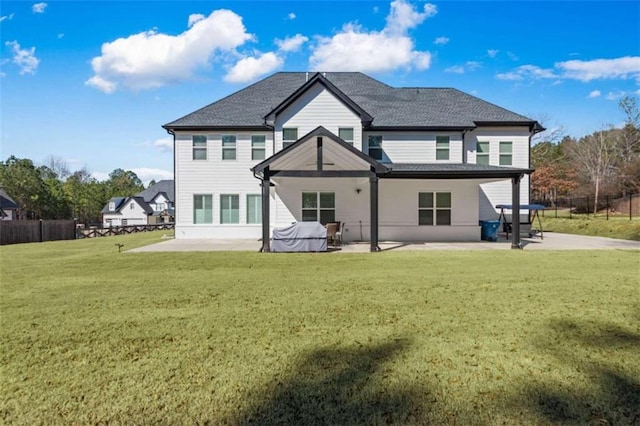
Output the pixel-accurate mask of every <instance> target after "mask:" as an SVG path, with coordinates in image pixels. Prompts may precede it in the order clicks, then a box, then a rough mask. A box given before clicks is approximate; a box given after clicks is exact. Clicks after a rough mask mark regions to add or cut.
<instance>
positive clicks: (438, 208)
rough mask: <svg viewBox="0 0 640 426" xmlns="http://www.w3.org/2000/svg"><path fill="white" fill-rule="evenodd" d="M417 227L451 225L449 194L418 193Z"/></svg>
mask: <svg viewBox="0 0 640 426" xmlns="http://www.w3.org/2000/svg"><path fill="white" fill-rule="evenodd" d="M418 225H438V226H439V225H451V193H450V192H419V193H418Z"/></svg>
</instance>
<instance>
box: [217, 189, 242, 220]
mask: <svg viewBox="0 0 640 426" xmlns="http://www.w3.org/2000/svg"><path fill="white" fill-rule="evenodd" d="M222 197H237V198H238V221H237V222H224V223H223V222H222V209H223V208H224V206H223V203H222ZM218 199H219V200H220V209H219V211H220V217H219V218H218V222H219V224H220V225H239V224H240V194H220V196H219V197H218ZM232 210H233V209H232Z"/></svg>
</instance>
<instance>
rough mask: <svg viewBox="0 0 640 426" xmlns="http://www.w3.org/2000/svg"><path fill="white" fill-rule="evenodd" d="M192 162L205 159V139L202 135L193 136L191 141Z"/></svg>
mask: <svg viewBox="0 0 640 426" xmlns="http://www.w3.org/2000/svg"><path fill="white" fill-rule="evenodd" d="M192 147H193V157H192V159H193V160H206V159H207V137H206V136H203V135H194V136H193V139H192Z"/></svg>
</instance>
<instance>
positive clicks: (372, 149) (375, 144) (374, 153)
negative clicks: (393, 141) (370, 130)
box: [369, 135, 382, 161]
mask: <svg viewBox="0 0 640 426" xmlns="http://www.w3.org/2000/svg"><path fill="white" fill-rule="evenodd" d="M369 156H370V157H371V158H373V159H374V160H378V161H382V136H379V135H371V136H369Z"/></svg>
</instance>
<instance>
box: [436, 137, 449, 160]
mask: <svg viewBox="0 0 640 426" xmlns="http://www.w3.org/2000/svg"><path fill="white" fill-rule="evenodd" d="M438 138H447V147H446V148H438ZM438 152H446V153H447V158H442V159H439V158H438ZM449 160H451V137H450V136H447V135H440V136H436V161H449Z"/></svg>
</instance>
